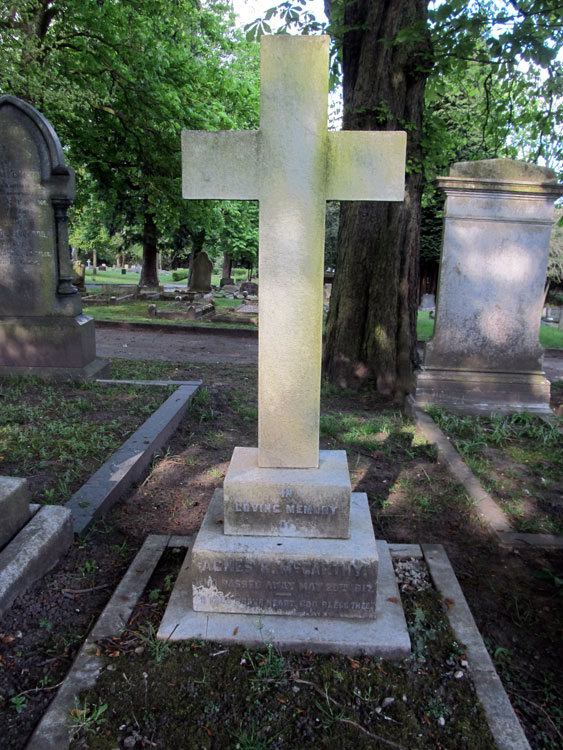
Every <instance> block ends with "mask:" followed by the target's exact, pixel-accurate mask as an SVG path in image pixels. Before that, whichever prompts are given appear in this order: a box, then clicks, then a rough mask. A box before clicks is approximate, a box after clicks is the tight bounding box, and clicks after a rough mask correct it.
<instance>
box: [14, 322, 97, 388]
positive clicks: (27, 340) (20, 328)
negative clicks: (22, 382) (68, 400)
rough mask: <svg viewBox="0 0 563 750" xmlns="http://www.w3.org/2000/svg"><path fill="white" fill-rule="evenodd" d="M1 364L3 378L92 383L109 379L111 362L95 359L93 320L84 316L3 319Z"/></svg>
mask: <svg viewBox="0 0 563 750" xmlns="http://www.w3.org/2000/svg"><path fill="white" fill-rule="evenodd" d="M0 363H1V364H0V377H8V376H10V375H36V376H38V377H44V378H52V379H54V380H66V379H69V378H71V379H74V380H91V379H94V378H105V377H108V376H109V363H107V362H105V361H104V360H101V359H97V358H96V340H95V332H94V320H93V319H92V318H90V317H88V316H87V315H82V314H81V315H77V316H75V317H65V316H58V317H57V316H44V317H23V316H22V317H9V318H7V317H4V318H0Z"/></svg>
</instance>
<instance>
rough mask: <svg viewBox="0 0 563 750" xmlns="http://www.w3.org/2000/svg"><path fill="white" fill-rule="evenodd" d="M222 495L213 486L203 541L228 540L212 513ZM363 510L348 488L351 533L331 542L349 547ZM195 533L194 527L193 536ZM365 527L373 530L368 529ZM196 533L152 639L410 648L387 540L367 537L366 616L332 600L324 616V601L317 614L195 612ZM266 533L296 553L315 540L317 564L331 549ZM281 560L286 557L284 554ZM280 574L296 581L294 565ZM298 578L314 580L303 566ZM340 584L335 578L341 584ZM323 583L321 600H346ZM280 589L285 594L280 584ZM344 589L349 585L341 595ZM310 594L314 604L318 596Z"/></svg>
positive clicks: (393, 651) (359, 649) (370, 650)
mask: <svg viewBox="0 0 563 750" xmlns="http://www.w3.org/2000/svg"><path fill="white" fill-rule="evenodd" d="M221 494H222V493H221V491H220V490H216V492H215V494H214V497H213V500H212V505H211V506H210V510H209V511H208V514H207V516H206V521H207V522H208V523H207V529H206V530H205V531H204V527H203V526H202V532H203V534H204V536H203V540H206V539H208V535H210V536H211V537H215V543H216V544H217V540H218V539H219V536H223V539H226V544H231V543H232V542H233V539H234V538H233V537H224V535H223V534H222V529H221V528H220V524H217V523H216V521H217V520H220V518H218V517H217V516H218V515H219V516H220V514H221V506H222V502H221V501H222V497H221ZM366 509H367V510H368V519H369V508H368V507H367V498H366V496H365V495H363V494H356V493H355V494H353V495H352V508H351V531H352V539H351V540H346V541H341V542H338V544H348V545H351V550H352V548H353V547H354V546H355V545H357V544H358V541H359V540H358V535H357V533H356V532H357V527H358V525H362V524H364V523H365V520H366V519H365V510H366ZM206 521H204V526H205V525H206ZM213 526H214V527H215V534H213V532H212V527H213ZM368 529H369V530H370V531H371V529H372V526H371V521H370V522H369V525H368ZM202 532H200V535H201V533H202ZM371 534H372V536H373V532H371ZM200 535H198V539H197V540H196V543H195V545H194V549H193V550H192V552H188V554H187V555H186V560H185V561H184V564H183V566H182V569H181V571H180V574H179V575H178V578H177V580H176V584H175V586H174V589H173V591H172V594H171V597H170V601H169V603H168V606H167V608H166V612H165V613H164V617H163V620H162V623H161V625H160V628H159V631H158V638H160V639H161V640H170V641H181V640H191V639H204V640H208V641H218V642H221V643H234V644H240V645H244V646H248V647H254V646H258V647H259V646H262V645H264V644H265V643H275V644H277V645H278V646H279V647H280V648H282V649H287V650H294V651H300V650H307V651H309V650H311V651H318V652H329V653H344V654H350V655H352V654H374V655H378V656H381V657H383V658H386V659H403V658H405V657H406V656H408V655H409V653H410V639H409V635H408V631H407V627H406V622H405V617H404V613H403V608H402V605H401V599H400V595H399V591H398V587H397V583H396V580H395V574H394V571H393V565H392V562H391V555H390V553H389V550H388V547H387V544H386V542H377V543H375V542H374V546H373V551H374V552H375V555H376V557H377V559H378V566H377V580H376V581H374V590H375V589H376V595H375V598H374V607H373V610H371V611H370V612H369V613H368V614H369V617H367V618H366V617H365V615H366V612H364V613H363V614H364V617H363V618H350V617H343V616H342V614H343V613H345V612H346V610H340V609H338V607H335V608H334V609H333V610H332V611H334V614H335V615H337V616H327V614H328V613H329V612H331V609H330V608H329V607H327V608H325V610H324V614H323V615H322V616H321V615H319V616H302V615H295V614H269V613H268V612H266V611H264V612H260V611H259V610H258V609H257V610H256V611H255V612H254V613H251V614H248V613H244V612H225V611H196V610H195V609H194V601H193V591H194V588H195V590H196V597H197V596H198V592H197V586H196V587H193V586H192V584H193V581H194V578H196V579H197V577H198V575H200V573H201V571H198V570H196V567H201V557H200V559H199V562H197V561H196V563H195V564H194V557H198V553H197V549H196V548H197V546H198V543H201V541H202V540H200V538H199V537H200ZM270 539H271V545H272V550H274V548H275V547H277V545H278V544H283V545H284V546H286V545H288V544H293V545H295V546H296V547H297V546H299V547H300V548H301V550H302V553H301V556H302V557H305V556H306V554H307V552H306V550H305V549H304V545H306V544H307V545H311V548H313V547H314V546H316V545H318V544H319V543H320V544H321V546H322V547H323V550H322V551H321V552H320V554H319V555H318V559H317V563H318V564H321V561H322V560H323V554H324V551H325V549H329V548H330V547H331V546H332V547H333V548H334V545H335V542H334V541H333V540H330V541H329V540H324V539H320V540H319V539H314V540H313V539H310V540H307V541H306V542H305V540H303V539H288V538H286V537H271V538H270ZM257 541H260V542H262V541H263V540H256V538H255V537H239V539H238V545H239V549H243V548H244V547H247V548H251V547H252V546H253V545H254V544H255V543H257ZM364 552H365V550H363V549H362V547H361V546H360V547H356V549H355V560H356V561H357V562H358V563H363V561H364V559H365V558H364ZM246 559H247V560H248V559H249V558H248V557H247V558H246ZM285 559H286V560H287V556H286V557H285ZM219 561H222V567H224V566H225V563H227V566H232V567H234V568H235V572H234V573H233V575H232V579H233V580H239V581H243V580H246V581H247V582H249V581H250V580H252V579H251V578H250V577H249V575H248V572H247V573H245V574H244V576H242V575H241V574H240V573H239V574H238V577H237V573H236V561H233V559H232V558H231V559H230V561H229V560H228V558H226V557H223V558H221V557H220V556H219V555H218V556H217V557H216V558H215V562H217V563H218V562H219ZM311 564H312V563H310V565H311ZM326 564H327V565H329V564H330V563H329V561H326ZM242 567H243V569H244V563H242ZM310 571H311V568H309V574H310ZM207 572H209V571H207ZM309 578H310V575H309ZM267 581H268V578H267V577H264V578H263V580H262V585H264V584H265V583H266V582H267ZM286 581H287V582H288V583H298V581H297V580H296V575H295V570H294V572H293V580H292V574H289V575H288V576H287V579H286ZM301 581H302V583H306V584H308V586H310V584H311V583H313V582H312V581H310V580H308V578H306V574H305V573H304V572H303V573H302V574H301ZM342 583H343V582H340V585H342ZM375 584H376V585H375ZM324 585H327V586H330V587H331V588H330V591H324V592H323V593H324V594H325V598H326V600H327V601H326V602H325V603H330V604H332V605H338V603H339V602H340V603H346V598H347V592H346V591H342V590H340V591H339V590H338V589H337V588H336V589H333V588H332V585H333V584H331V583H330V582H328V583H327V582H325V584H324ZM345 585H351V584H345ZM306 588H307V587H306ZM281 592H282V593H286V592H285V590H284V589H283V588H282V589H281ZM350 593H351V592H348V594H350ZM352 593H354V592H352ZM306 595H307V596H308V595H310V590H309V592H306ZM282 598H284V597H282ZM317 601H318V602H319V606H320V605H321V603H322V600H317ZM214 604H215V603H213V602H211V603H210V606H208V607H207V609H208V610H209V609H210V608H211V606H214ZM219 606H220V605H219ZM235 606H236V605H235ZM317 611H318V608H317Z"/></svg>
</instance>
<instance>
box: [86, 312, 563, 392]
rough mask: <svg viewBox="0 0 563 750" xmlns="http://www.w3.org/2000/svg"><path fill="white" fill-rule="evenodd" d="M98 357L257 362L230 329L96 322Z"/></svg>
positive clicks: (561, 363)
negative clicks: (214, 330) (138, 326)
mask: <svg viewBox="0 0 563 750" xmlns="http://www.w3.org/2000/svg"><path fill="white" fill-rule="evenodd" d="M96 350H97V354H98V357H105V358H108V357H123V358H125V359H163V360H167V361H171V362H249V363H252V362H257V361H258V339H257V338H255V337H252V336H250V335H249V336H244V335H243V336H241V335H233V334H232V333H213V334H208V333H204V332H202V333H200V332H196V333H194V332H193V331H189V330H188V331H182V330H178V329H177V328H176V329H174V330H171V331H163V330H160V329H159V330H157V331H151V330H147V329H146V328H142V329H138V330H131V329H129V328H120V327H115V328H114V327H111V328H110V327H103V328H101V327H99V326H96ZM544 369H545V374H546V377H547V378H548V379H549V380H551V381H554V380H563V356H559V357H558V356H552V355H549V354H547V355H545V356H544Z"/></svg>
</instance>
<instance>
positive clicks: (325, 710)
mask: <svg viewBox="0 0 563 750" xmlns="http://www.w3.org/2000/svg"><path fill="white" fill-rule="evenodd" d="M333 702H334V701H332V700H331V698H330V696H329V694H328V685H325V686H324V701H323V702H321V701H318V700H316V701H315V706H316V707H317V708H318V710H319V712H320V714H321V719H320V722H321V726H322V727H323V729H330V728H331V727H333V726H334V725H335V724H338V722H339V721H341V720H342V719H343V718H344V711H343V710H340V711H338V712H337V711H335V709H334V708H333V707H332V703H333Z"/></svg>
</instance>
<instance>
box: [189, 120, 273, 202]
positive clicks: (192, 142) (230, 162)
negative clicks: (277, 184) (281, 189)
mask: <svg viewBox="0 0 563 750" xmlns="http://www.w3.org/2000/svg"><path fill="white" fill-rule="evenodd" d="M259 137H260V131H258V130H249V131H238V130H219V131H204V130H183V131H182V197H184V198H196V199H204V198H216V199H225V200H256V199H258V171H259V162H258V151H259V140H260V138H259Z"/></svg>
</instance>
